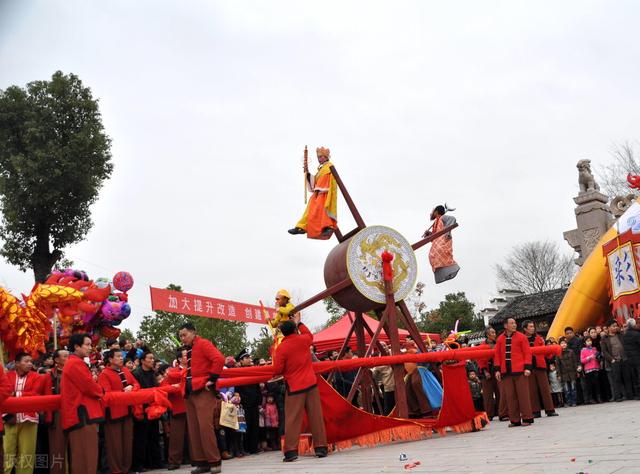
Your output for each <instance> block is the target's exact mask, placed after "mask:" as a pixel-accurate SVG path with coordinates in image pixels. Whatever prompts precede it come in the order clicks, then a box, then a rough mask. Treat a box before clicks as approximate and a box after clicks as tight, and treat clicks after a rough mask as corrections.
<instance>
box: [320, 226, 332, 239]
mask: <svg viewBox="0 0 640 474" xmlns="http://www.w3.org/2000/svg"><path fill="white" fill-rule="evenodd" d="M331 234H333V229H332V228H331V227H325V228H324V229H322V236H323V237H331Z"/></svg>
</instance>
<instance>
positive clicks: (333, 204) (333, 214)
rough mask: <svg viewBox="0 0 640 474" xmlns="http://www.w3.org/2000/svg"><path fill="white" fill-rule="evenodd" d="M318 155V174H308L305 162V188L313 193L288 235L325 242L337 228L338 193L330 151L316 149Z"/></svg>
mask: <svg viewBox="0 0 640 474" xmlns="http://www.w3.org/2000/svg"><path fill="white" fill-rule="evenodd" d="M316 155H318V163H320V165H319V166H318V172H317V173H316V175H315V176H311V173H309V171H308V169H307V166H306V160H305V167H304V172H305V176H306V180H305V181H306V186H307V187H308V189H309V191H310V192H311V193H313V194H312V195H311V198H310V199H309V204H307V208H306V209H305V211H304V214H303V215H302V218H301V219H300V220H299V221H298V223H297V224H296V226H295V227H294V228H293V229H289V231H288V232H289V233H290V234H293V235H295V234H305V233H306V234H307V238H309V239H320V240H327V239H329V238H331V235H332V234H333V232H334V230H335V229H336V228H337V225H338V223H337V219H338V193H337V184H336V180H335V178H334V177H333V174H332V173H331V166H332V164H331V162H330V161H329V158H330V151H329V149H328V148H323V147H320V148H316Z"/></svg>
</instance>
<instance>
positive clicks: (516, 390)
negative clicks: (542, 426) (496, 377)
mask: <svg viewBox="0 0 640 474" xmlns="http://www.w3.org/2000/svg"><path fill="white" fill-rule="evenodd" d="M527 378H528V377H525V376H524V375H508V376H506V377H505V376H503V377H502V387H503V392H504V393H503V395H504V398H505V399H506V402H507V409H508V410H509V419H510V420H511V422H512V423H519V422H520V420H521V419H522V420H531V419H533V413H532V412H531V401H530V399H529V381H528V380H527Z"/></svg>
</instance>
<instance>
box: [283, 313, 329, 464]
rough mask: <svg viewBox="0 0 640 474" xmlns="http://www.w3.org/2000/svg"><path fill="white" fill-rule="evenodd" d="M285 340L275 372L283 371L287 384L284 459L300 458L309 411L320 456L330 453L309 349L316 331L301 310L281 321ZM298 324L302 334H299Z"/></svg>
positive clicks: (286, 460)
mask: <svg viewBox="0 0 640 474" xmlns="http://www.w3.org/2000/svg"><path fill="white" fill-rule="evenodd" d="M279 327H280V330H281V331H282V335H283V336H284V339H283V340H282V342H281V343H280V346H278V356H277V357H276V359H275V361H274V373H275V374H276V375H277V374H282V375H283V376H284V380H285V383H286V385H287V393H286V395H285V400H284V413H285V418H284V419H285V428H284V459H283V461H284V462H290V461H295V460H296V459H298V440H299V438H300V429H301V427H302V417H303V414H304V412H305V410H306V412H307V419H308V421H309V426H310V428H311V434H312V436H313V446H314V448H315V453H316V456H318V457H319V458H323V457H326V456H327V435H326V432H325V427H324V419H323V417H322V405H321V403H320V392H319V391H318V386H317V379H316V374H315V372H314V370H313V366H312V362H311V357H310V356H309V350H310V347H311V344H313V334H311V331H309V329H307V327H306V326H305V325H304V324H302V323H301V322H300V313H297V314H296V315H295V316H294V317H293V319H292V320H289V321H285V322H283V323H282V324H280V326H279ZM296 327H297V328H298V330H299V331H300V334H298V333H296Z"/></svg>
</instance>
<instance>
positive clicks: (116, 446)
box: [98, 349, 140, 474]
mask: <svg viewBox="0 0 640 474" xmlns="http://www.w3.org/2000/svg"><path fill="white" fill-rule="evenodd" d="M104 361H105V363H106V364H107V367H106V368H105V369H104V370H103V371H102V373H101V374H100V375H99V376H98V384H100V386H101V387H102V389H103V390H104V392H105V393H107V392H131V391H132V390H138V389H139V388H140V385H139V384H138V382H137V381H136V379H135V378H134V376H133V375H132V374H131V372H129V369H127V368H126V367H123V365H124V359H123V358H122V352H121V351H120V349H109V350H108V351H107V352H105V354H104ZM131 415H132V407H131V406H115V407H111V408H106V409H105V423H104V443H105V452H106V455H107V463H108V464H109V469H110V470H111V473H112V474H126V473H128V472H129V469H130V468H131V459H132V448H133V420H132V419H131Z"/></svg>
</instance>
